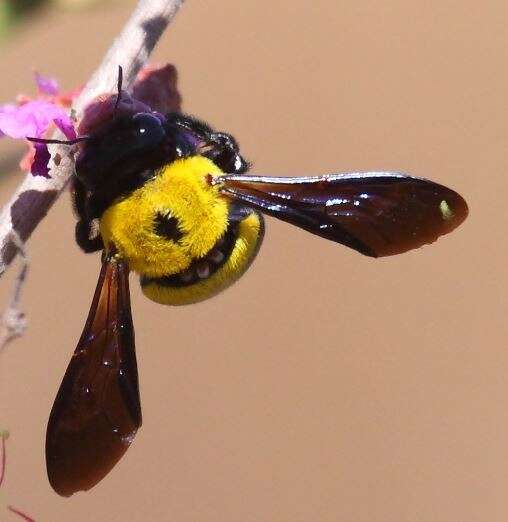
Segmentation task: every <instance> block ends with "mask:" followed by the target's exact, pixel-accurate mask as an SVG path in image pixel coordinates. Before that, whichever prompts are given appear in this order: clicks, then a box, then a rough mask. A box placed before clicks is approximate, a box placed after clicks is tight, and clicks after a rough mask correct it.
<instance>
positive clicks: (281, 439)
mask: <svg viewBox="0 0 508 522" xmlns="http://www.w3.org/2000/svg"><path fill="white" fill-rule="evenodd" d="M134 3H135V2H134V1H130V0H129V1H123V2H113V3H108V4H99V5H97V6H96V7H94V8H93V9H91V10H85V11H74V12H72V11H60V10H57V9H53V10H51V11H47V12H44V13H42V14H41V15H40V16H38V17H37V18H34V20H33V21H32V22H30V23H28V24H26V25H24V26H23V27H21V28H20V29H19V30H18V31H17V33H16V34H15V35H13V36H12V37H11V39H10V40H9V41H8V42H6V43H4V45H3V46H2V47H1V48H0V53H1V61H0V63H1V71H2V74H1V80H0V101H9V100H12V99H13V98H14V97H15V95H16V94H17V93H19V92H25V93H26V92H28V93H33V90H30V89H31V85H32V83H31V82H32V76H31V71H32V70H33V69H35V68H36V69H37V70H39V71H40V72H42V73H47V74H52V75H55V76H56V77H58V78H59V79H60V81H61V83H62V84H63V86H64V87H66V88H70V87H72V86H75V85H77V84H80V83H82V82H83V81H85V80H86V78H87V77H88V75H89V74H90V73H91V71H92V70H93V69H94V68H95V66H96V65H97V63H98V62H99V60H100V58H101V56H102V54H103V53H104V51H105V50H106V48H107V47H108V45H109V43H110V42H111V40H112V38H113V36H114V35H115V33H116V32H117V31H118V30H119V29H120V27H121V26H122V24H123V22H124V20H125V19H126V18H127V16H128V13H129V12H130V10H131V8H132V6H133V5H134ZM507 20H508V5H507V4H506V2H501V1H494V0H493V1H486V2H476V1H472V0H462V1H460V2H458V1H451V0H445V1H437V0H435V1H430V2H407V1H404V0H389V1H386V2H378V1H374V0H370V1H369V0H354V1H352V0H350V1H337V0H315V1H314V2H307V1H303V0H293V1H290V0H279V1H277V2H270V3H267V2H257V1H253V0H242V1H240V2H238V1H233V0H223V1H221V2H205V1H202V0H188V1H187V2H186V4H185V6H184V8H183V9H182V11H181V12H180V14H179V15H178V17H177V19H176V21H175V23H174V24H173V25H172V26H171V28H170V29H169V31H168V32H167V33H166V34H165V36H164V37H163V39H162V41H161V43H160V46H159V47H158V48H157V52H156V53H155V60H158V61H161V62H166V61H171V62H173V63H175V64H176V65H177V66H178V68H179V72H180V88H181V91H182V93H183V96H184V108H185V110H186V111H187V112H190V113H193V114H196V115H199V116H200V117H201V118H203V119H205V120H208V121H210V122H211V123H213V124H214V125H216V126H217V127H218V128H220V129H224V130H227V131H229V132H231V133H233V134H234V135H235V136H237V137H238V139H239V141H240V142H241V144H242V148H243V150H244V152H245V154H246V155H247V157H249V158H250V159H252V160H253V161H254V165H255V166H254V169H253V170H254V172H256V173H269V174H280V175H304V174H319V173H327V172H335V171H347V170H374V169H387V170H390V169H392V170H400V171H406V172H410V173H412V174H414V175H417V176H423V177H428V178H431V179H433V180H436V181H439V182H441V183H444V184H446V185H449V186H451V187H452V188H455V189H456V190H458V191H459V192H460V193H462V195H463V196H465V197H466V199H467V201H468V203H469V206H470V217H469V219H468V220H467V221H466V223H465V224H464V225H463V226H462V227H461V228H459V229H458V230H457V231H455V233H453V234H452V235H450V236H448V237H445V238H442V239H441V240H439V241H438V242H437V243H436V244H434V245H433V246H428V247H425V248H423V249H420V250H418V251H414V252H411V253H408V254H405V255H403V256H399V257H393V258H387V259H382V260H372V259H368V258H363V257H361V256H360V255H359V254H356V253H355V252H353V251H349V250H348V249H346V248H342V247H340V246H338V245H335V244H333V243H329V242H326V241H324V240H322V239H319V238H316V237H312V236H310V235H308V234H306V233H305V232H303V231H300V230H297V229H294V228H291V227H290V226H288V225H285V224H283V223H278V222H275V221H274V220H272V219H268V220H267V234H266V239H265V243H264V246H263V248H262V250H261V253H260V255H259V257H258V259H257V261H256V262H255V263H254V265H253V267H252V269H251V270H250V271H249V272H248V273H247V275H246V276H245V277H244V278H243V279H242V280H241V281H240V282H239V283H238V284H237V285H235V286H234V287H233V288H231V289H230V290H228V291H227V292H226V293H224V294H222V295H220V296H219V297H217V298H215V299H213V300H210V301H207V302H205V303H203V304H200V305H195V306H191V307H185V308H164V307H161V306H158V305H156V304H154V303H151V302H150V301H148V300H147V299H145V298H144V297H143V296H142V295H141V292H140V290H139V288H138V285H137V282H136V280H135V279H131V284H132V294H133V313H134V320H135V324H136V335H137V349H138V364H139V371H140V384H141V393H142V403H143V413H144V425H143V428H142V429H141V431H140V432H139V434H138V436H137V437H136V440H135V442H134V443H133V445H132V447H131V449H130V450H129V451H128V453H127V454H126V456H125V458H124V459H123V460H122V461H121V462H120V464H119V465H118V466H117V467H116V468H115V469H114V471H113V472H112V473H111V474H110V475H109V476H108V477H107V478H106V479H105V480H104V481H103V482H102V483H101V484H100V485H99V486H97V487H96V488H95V489H93V490H91V491H90V492H88V493H85V494H79V495H76V496H74V497H72V498H71V499H62V498H60V497H58V496H57V495H56V494H55V493H53V491H52V490H51V489H50V486H49V484H48V482H47V479H46V472H45V464H44V437H45V428H46V422H47V417H48V414H49V411H50V408H51V405H52V402H53V399H54V396H55V394H56V391H57V389H58V386H59V384H60V381H61V379H62V376H63V373H64V371H65V368H66V366H67V363H68V361H69V357H70V355H71V352H72V351H73V350H74V347H75V343H76V341H77V339H78V337H79V335H80V333H81V329H82V326H83V324H84V320H85V317H86V314H87V312H88V308H89V305H90V301H91V296H92V293H93V290H94V288H95V284H96V278H97V275H98V269H99V259H98V256H86V255H84V254H82V253H81V252H80V251H79V250H78V248H77V246H76V245H75V244H74V242H73V229H74V218H73V216H72V214H71V207H70V202H69V198H68V195H67V194H66V195H65V196H64V197H62V198H61V199H60V200H59V201H58V203H57V205H56V206H55V207H54V208H53V210H52V211H51V213H50V215H49V216H48V217H47V219H46V220H45V221H44V222H43V223H42V225H41V226H40V227H39V228H38V229H37V231H36V233H35V234H34V236H33V238H32V239H31V240H30V242H29V245H28V248H29V255H30V258H31V262H32V265H31V270H30V275H29V281H28V284H27V285H26V288H25V293H24V308H25V310H26V311H27V313H28V316H29V320H30V327H29V330H28V332H27V334H26V335H25V336H24V337H23V338H22V339H21V340H19V341H17V342H15V343H13V344H12V345H11V346H9V348H8V349H7V351H5V352H4V353H2V354H1V356H0V357H1V361H0V426H1V427H6V428H9V430H10V431H11V439H10V440H9V441H8V450H9V454H8V470H7V473H8V474H7V478H6V482H5V487H4V488H3V491H2V492H1V493H2V495H3V497H2V498H3V499H4V500H6V501H7V500H8V502H10V503H12V504H14V505H16V506H17V507H19V508H21V509H23V510H25V511H26V512H27V513H29V514H31V515H32V516H33V517H35V519H36V520H37V521H38V522H39V521H45V522H50V521H51V522H53V521H55V522H60V521H70V520H72V521H73V522H84V521H111V522H117V521H133V522H142V521H143V522H145V521H155V520H157V521H159V520H160V521H171V522H215V521H217V522H239V521H242V522H309V521H316V522H317V521H319V522H336V521H344V522H346V521H347V522H349V521H351V522H392V521H397V522H459V521H460V522H466V521H467V522H473V521H474V522H480V521H482V522H483V521H485V522H505V521H506V520H507V519H508V495H507V492H508V378H507V375H508V350H507V344H508V342H507V338H508V327H507V319H506V314H507V311H508V299H507V296H506V289H507V286H508V284H507V283H508V281H507V276H506V273H507V267H506V259H507V256H508V247H507V242H506V239H505V234H506V230H505V229H506V226H507V224H508V221H507V212H506V197H507V189H508V183H507V176H508V148H507V142H508V31H507V30H506V23H507ZM0 147H1V148H0V156H2V158H1V161H3V162H4V163H3V165H4V167H3V169H4V170H7V167H5V164H7V163H8V162H9V161H11V163H12V160H9V158H11V157H12V152H13V145H12V143H11V144H8V143H7V142H6V141H5V140H4V141H3V142H2V143H0ZM18 150H23V149H22V148H21V149H19V147H18ZM15 161H17V158H15ZM21 179H22V175H21V173H17V174H13V175H10V176H7V175H6V176H5V178H4V179H3V180H2V181H1V184H0V196H1V198H2V203H3V202H4V201H6V200H7V198H8V197H9V195H10V194H11V192H12V191H13V189H14V187H15V186H16V185H17V184H18V183H19V181H21ZM14 273H15V272H14V270H12V269H11V270H10V272H9V273H8V275H7V277H5V278H4V279H3V280H2V281H1V285H0V297H1V298H2V301H1V302H2V303H4V304H5V302H6V297H7V292H8V291H9V290H10V288H11V284H12V280H13V276H14ZM2 306H3V305H2ZM0 502H1V501H0ZM4 519H5V520H6V521H10V520H16V517H15V515H14V514H9V513H7V512H4V511H0V520H2V521H3V520H4Z"/></svg>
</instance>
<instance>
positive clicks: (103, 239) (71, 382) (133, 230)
mask: <svg viewBox="0 0 508 522" xmlns="http://www.w3.org/2000/svg"><path fill="white" fill-rule="evenodd" d="M121 87H122V81H121V74H120V75H119V81H118V92H117V93H116V94H112V95H110V96H109V97H108V98H107V99H105V100H103V101H102V102H101V103H102V109H101V112H100V114H99V115H95V117H94V116H91V117H90V118H88V122H86V123H85V122H83V124H82V125H81V127H80V131H81V136H79V137H78V138H77V139H76V140H72V141H68V142H61V141H58V140H38V141H46V142H49V143H52V142H55V141H56V142H58V143H67V144H69V145H74V144H76V143H79V151H78V155H77V159H76V172H75V176H74V179H73V187H72V197H73V200H74V207H75V210H76V214H77V217H78V221H77V224H76V241H77V244H78V245H79V246H80V247H81V249H82V250H84V251H85V252H99V251H100V252H102V269H101V272H100V276H99V280H98V283H97V288H96V290H95V294H94V296H93V300H92V305H91V308H90V312H89V315H88V318H87V320H86V323H85V326H84V329H83V333H82V335H81V338H80V339H79V342H78V344H77V347H76V349H75V352H74V355H73V356H72V359H71V361H70V364H69V366H68V368H67V371H66V373H65V376H64V378H63V381H62V384H61V386H60V389H59V391H58V393H57V396H56V399H55V402H54V405H53V408H52V411H51V414H50V418H49V423H48V427H47V435H46V462H47V471H48V477H49V481H50V483H51V485H52V487H53V488H54V490H55V491H56V492H57V493H59V494H60V495H63V496H70V495H72V494H73V493H75V492H77V491H80V490H88V489H90V488H91V487H93V486H94V485H96V484H97V483H98V482H99V481H100V480H101V479H102V478H104V476H105V475H106V474H107V473H109V471H110V470H111V469H112V468H113V467H114V466H115V464H116V463H117V462H118V460H119V459H120V458H121V457H122V455H123V454H124V453H125V451H126V450H127V449H128V447H129V445H130V444H131V442H132V441H133V439H134V436H135V435H136V432H137V430H138V429H139V427H140V426H141V421H142V417H141V405H140V395H139V385H138V372H137V365H136V354H135V344H134V328H133V324H132V317H131V307H130V297H129V272H130V271H134V272H136V273H137V274H138V275H139V278H140V284H141V289H142V291H143V293H144V294H145V295H146V296H147V297H148V298H149V299H151V300H153V301H155V302H157V303H160V304H164V305H187V304H191V303H196V302H199V301H203V300H205V299H208V298H210V297H212V296H214V295H216V294H217V293H219V292H222V291H223V290H224V289H226V288H227V287H228V286H230V285H231V284H232V283H233V282H235V281H236V280H237V279H238V278H239V277H241V275H242V274H243V273H244V272H245V271H246V270H247V269H248V268H249V266H250V264H251V263H252V261H253V260H254V258H255V257H256V254H257V253H258V251H259V248H260V246H261V242H262V240H263V233H264V220H263V214H264V215H267V216H272V217H275V218H278V219H280V220H282V221H285V222H287V223H289V224H292V225H296V226H297V227H300V228H302V229H304V230H307V231H308V232H311V233H313V234H316V235H318V236H321V237H323V238H325V239H329V240H331V241H335V242H337V243H340V244H342V245H345V246H347V247H349V248H352V249H354V250H356V251H357V252H359V253H360V254H363V255H365V256H370V257H381V256H390V255H394V254H400V253H402V252H406V251H408V250H411V249H414V248H418V247H420V246H422V245H424V244H427V243H432V242H434V241H435V240H436V239H437V238H438V237H439V236H441V235H443V234H447V233H449V232H451V231H452V230H453V229H455V228H456V227H457V226H458V225H459V224H460V223H461V222H462V221H463V220H464V219H465V218H466V216H467V213H468V209H467V205H466V202H465V201H464V199H463V198H462V197H461V196H460V195H459V194H457V193H456V192H454V191H453V190H451V189H449V188H447V187H444V186H442V185H440V184H437V183H434V182H432V181H428V180H425V179H421V178H416V177H411V176H407V175H404V174H399V173H393V172H366V173H347V174H331V175H322V176H316V177H269V176H254V175H249V174H247V172H248V170H249V163H248V162H247V161H246V160H245V158H244V157H243V156H242V154H241V153H240V149H239V146H238V143H237V141H236V140H235V139H234V138H233V137H232V136H231V135H229V134H226V133H223V132H217V131H215V130H214V129H213V128H212V127H210V126H209V125H208V124H206V123H204V122H202V121H199V120H197V119H195V118H193V117H190V116H187V115H185V114H182V113H180V112H172V113H168V114H164V115H163V114H160V113H157V112H155V111H152V110H151V109H150V108H149V107H147V106H146V105H144V104H140V103H138V102H137V101H136V100H135V99H132V98H130V97H129V95H128V94H127V93H125V92H124V91H122V88H121ZM108 104H109V105H108ZM85 120H86V118H85ZM34 141H35V140H34Z"/></svg>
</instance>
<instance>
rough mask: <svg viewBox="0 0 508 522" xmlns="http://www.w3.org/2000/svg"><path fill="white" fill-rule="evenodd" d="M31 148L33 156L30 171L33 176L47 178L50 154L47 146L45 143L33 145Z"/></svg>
mask: <svg viewBox="0 0 508 522" xmlns="http://www.w3.org/2000/svg"><path fill="white" fill-rule="evenodd" d="M33 146H34V148H35V156H34V161H33V163H32V168H31V169H30V171H31V173H32V175H34V176H42V177H44V178H49V177H50V176H49V167H48V163H49V160H50V158H51V154H50V153H49V150H48V146H47V145H46V144H45V143H34V144H33Z"/></svg>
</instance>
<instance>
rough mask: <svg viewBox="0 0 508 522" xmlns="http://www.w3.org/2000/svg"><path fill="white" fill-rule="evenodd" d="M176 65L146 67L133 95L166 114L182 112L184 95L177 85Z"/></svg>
mask: <svg viewBox="0 0 508 522" xmlns="http://www.w3.org/2000/svg"><path fill="white" fill-rule="evenodd" d="M176 82H177V72H176V67H175V66H174V65H171V64H169V63H168V64H167V65H164V66H162V67H156V66H153V67H144V68H143V69H142V70H141V71H140V73H139V74H138V77H137V80H136V83H135V84H134V87H133V89H132V97H133V98H135V99H137V100H140V101H142V102H144V103H146V104H147V105H149V106H150V107H151V108H152V110H154V111H158V112H161V113H163V114H166V113H168V112H180V109H181V102H182V97H181V96H180V92H179V91H178V87H177V85H176Z"/></svg>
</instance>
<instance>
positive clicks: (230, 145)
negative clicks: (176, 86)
mask: <svg viewBox="0 0 508 522" xmlns="http://www.w3.org/2000/svg"><path fill="white" fill-rule="evenodd" d="M167 117H168V120H169V121H172V122H174V123H175V124H177V125H180V126H182V127H185V128H187V129H189V130H190V131H191V132H194V133H196V134H197V135H198V136H200V137H201V138H202V139H203V141H204V142H205V147H204V148H205V151H204V152H203V153H202V154H203V156H205V158H208V159H210V160H212V161H213V162H214V163H215V164H216V165H217V166H218V167H219V168H220V169H221V170H222V171H223V172H226V173H228V174H243V173H245V172H247V171H248V170H249V168H250V164H249V162H248V161H246V160H245V158H243V157H242V155H241V154H240V148H239V147H238V143H237V141H236V140H235V138H233V136H231V135H230V134H226V133H225V132H215V131H214V130H213V129H212V128H211V127H210V126H209V125H208V124H207V123H205V122H203V121H201V120H198V119H196V118H193V117H191V116H187V115H186V114H180V113H171V114H169V115H167Z"/></svg>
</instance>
